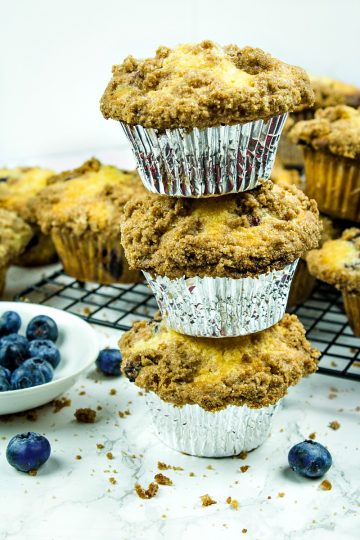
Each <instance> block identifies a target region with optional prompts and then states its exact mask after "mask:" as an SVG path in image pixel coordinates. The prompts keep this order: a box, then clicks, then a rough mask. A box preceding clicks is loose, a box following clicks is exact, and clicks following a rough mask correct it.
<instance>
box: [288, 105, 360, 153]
mask: <svg viewBox="0 0 360 540" xmlns="http://www.w3.org/2000/svg"><path fill="white" fill-rule="evenodd" d="M289 137H290V139H291V140H292V141H293V142H294V143H297V144H303V145H308V146H311V147H312V148H314V149H315V150H320V151H327V152H330V153H332V154H335V155H339V156H343V157H347V158H351V159H360V108H359V109H353V108H352V107H347V106H346V105H337V106H336V107H328V108H326V109H319V110H318V111H316V113H315V118H314V119H313V120H304V121H302V122H298V123H297V124H295V126H294V127H293V128H292V130H291V131H290V133H289Z"/></svg>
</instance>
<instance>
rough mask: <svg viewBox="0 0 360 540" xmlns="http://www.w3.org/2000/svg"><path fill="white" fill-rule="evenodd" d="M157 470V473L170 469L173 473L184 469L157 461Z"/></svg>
mask: <svg viewBox="0 0 360 540" xmlns="http://www.w3.org/2000/svg"><path fill="white" fill-rule="evenodd" d="M157 466H158V469H159V471H168V470H169V469H172V470H173V471H183V470H184V469H183V468H182V467H177V466H176V465H167V464H166V463H164V462H163V461H158V464H157Z"/></svg>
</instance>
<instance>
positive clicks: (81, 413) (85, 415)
mask: <svg viewBox="0 0 360 540" xmlns="http://www.w3.org/2000/svg"><path fill="white" fill-rule="evenodd" d="M74 416H75V418H76V420H77V421H78V422H82V423H83V424H93V423H94V422H95V420H96V411H94V410H93V409H90V408H89V407H84V408H80V409H76V411H75V413H74Z"/></svg>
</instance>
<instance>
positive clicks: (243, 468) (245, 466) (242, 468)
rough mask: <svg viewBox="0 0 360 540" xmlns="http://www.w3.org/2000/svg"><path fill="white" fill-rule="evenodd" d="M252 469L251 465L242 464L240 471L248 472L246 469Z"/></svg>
mask: <svg viewBox="0 0 360 540" xmlns="http://www.w3.org/2000/svg"><path fill="white" fill-rule="evenodd" d="M249 469H250V465H241V467H240V471H241V472H242V473H246V471H248V470H249Z"/></svg>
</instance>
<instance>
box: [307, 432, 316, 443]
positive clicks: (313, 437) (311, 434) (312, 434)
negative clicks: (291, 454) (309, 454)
mask: <svg viewBox="0 0 360 540" xmlns="http://www.w3.org/2000/svg"><path fill="white" fill-rule="evenodd" d="M309 439H311V440H312V441H313V440H314V439H316V432H315V431H313V432H312V433H310V435H309Z"/></svg>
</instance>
